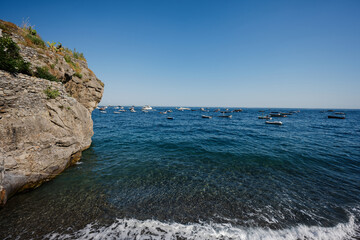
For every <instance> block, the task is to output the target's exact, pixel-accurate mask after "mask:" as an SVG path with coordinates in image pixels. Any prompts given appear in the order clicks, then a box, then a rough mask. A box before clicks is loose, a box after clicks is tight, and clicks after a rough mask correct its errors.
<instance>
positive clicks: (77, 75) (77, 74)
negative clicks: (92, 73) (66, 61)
mask: <svg viewBox="0 0 360 240" xmlns="http://www.w3.org/2000/svg"><path fill="white" fill-rule="evenodd" d="M74 76H75V77H78V78H82V74H81V73H78V72H76V73H74Z"/></svg>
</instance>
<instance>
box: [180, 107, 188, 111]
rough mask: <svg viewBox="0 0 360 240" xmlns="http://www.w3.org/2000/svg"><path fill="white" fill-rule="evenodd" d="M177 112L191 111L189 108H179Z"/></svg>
mask: <svg viewBox="0 0 360 240" xmlns="http://www.w3.org/2000/svg"><path fill="white" fill-rule="evenodd" d="M177 110H179V111H184V110H191V109H190V108H185V107H179V108H178V109H177Z"/></svg>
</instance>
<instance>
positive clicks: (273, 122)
mask: <svg viewBox="0 0 360 240" xmlns="http://www.w3.org/2000/svg"><path fill="white" fill-rule="evenodd" d="M265 123H266V124H274V125H282V122H281V121H266V122H265Z"/></svg>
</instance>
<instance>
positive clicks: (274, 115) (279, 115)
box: [270, 113, 287, 117]
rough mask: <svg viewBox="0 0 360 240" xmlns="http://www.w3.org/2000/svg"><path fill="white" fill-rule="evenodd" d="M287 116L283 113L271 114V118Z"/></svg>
mask: <svg viewBox="0 0 360 240" xmlns="http://www.w3.org/2000/svg"><path fill="white" fill-rule="evenodd" d="M286 116H287V115H285V114H281V113H270V117H286Z"/></svg>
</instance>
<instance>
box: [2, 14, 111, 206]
mask: <svg viewBox="0 0 360 240" xmlns="http://www.w3.org/2000/svg"><path fill="white" fill-rule="evenodd" d="M23 31H24V30H23V29H21V28H19V27H17V26H16V25H15V24H12V23H9V22H4V21H2V20H0V34H2V35H4V34H7V35H9V36H10V37H11V38H12V39H13V41H15V42H16V43H17V44H18V46H19V47H20V54H21V55H22V57H23V58H24V59H25V60H26V61H29V62H30V63H31V66H32V70H33V71H35V70H36V67H44V66H46V67H47V68H48V69H49V71H50V73H51V74H53V75H55V76H56V77H57V78H58V79H59V80H60V81H61V82H51V81H49V80H45V79H40V78H36V77H33V76H28V75H24V74H17V75H12V74H10V73H7V72H5V71H2V70H0V205H3V204H5V202H6V201H7V199H8V198H9V197H11V196H12V195H13V194H15V193H17V192H19V191H22V190H25V189H29V188H35V187H38V186H39V185H41V183H43V182H45V181H48V180H50V179H52V178H54V177H55V176H57V175H58V174H59V173H61V172H62V171H63V170H64V169H65V168H66V167H68V166H70V165H71V164H74V163H75V162H76V161H78V160H79V159H80V157H81V152H82V151H83V150H85V149H86V148H88V147H89V146H90V144H91V137H92V135H93V122H92V119H91V112H92V110H93V109H95V108H96V106H97V105H98V103H99V102H100V100H101V97H102V94H103V91H104V84H103V83H102V82H101V81H100V80H99V79H98V78H97V77H96V76H95V74H94V73H93V72H92V71H91V70H90V69H89V68H88V67H87V63H86V61H83V60H79V59H75V58H74V57H70V61H69V56H67V60H66V59H65V55H64V53H57V52H53V51H51V50H50V49H49V48H47V47H37V46H33V45H29V43H27V42H26V41H25V39H24V32H23ZM75 73H77V74H75ZM48 87H51V89H53V90H57V91H58V92H59V96H58V97H56V99H48V97H47V95H46V94H45V93H44V90H45V89H47V88H48ZM3 160H4V166H2V162H3ZM2 167H4V169H5V172H4V178H2V177H1V173H2V171H1V170H2V169H1V168H2Z"/></svg>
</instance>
